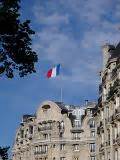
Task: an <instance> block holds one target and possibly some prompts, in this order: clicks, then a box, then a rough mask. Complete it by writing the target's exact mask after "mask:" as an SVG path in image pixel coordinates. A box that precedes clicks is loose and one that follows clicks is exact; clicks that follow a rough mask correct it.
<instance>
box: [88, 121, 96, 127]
mask: <svg viewBox="0 0 120 160" xmlns="http://www.w3.org/2000/svg"><path fill="white" fill-rule="evenodd" d="M89 125H90V128H94V127H95V121H94V120H93V119H92V120H90V121H89Z"/></svg>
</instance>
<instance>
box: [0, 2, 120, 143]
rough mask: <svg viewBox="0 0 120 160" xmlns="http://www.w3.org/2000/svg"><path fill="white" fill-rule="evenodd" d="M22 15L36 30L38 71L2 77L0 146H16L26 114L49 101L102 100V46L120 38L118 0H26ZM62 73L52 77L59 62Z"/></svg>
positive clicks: (82, 101) (23, 4)
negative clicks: (49, 74)
mask: <svg viewBox="0 0 120 160" xmlns="http://www.w3.org/2000/svg"><path fill="white" fill-rule="evenodd" d="M21 5H22V8H21V13H22V15H21V19H26V18H27V19H31V22H32V24H31V25H32V28H33V29H34V30H35V31H36V35H35V36H34V37H33V49H34V50H35V51H36V52H37V53H38V57H39V62H38V63H37V64H36V68H37V73H36V74H33V75H30V76H27V77H25V78H18V77H16V78H14V79H13V80H8V79H7V78H5V77H1V79H0V81H1V83H0V106H1V110H0V111H1V114H0V122H1V127H0V145H10V146H12V144H13V141H14V136H15V131H16V129H17V127H18V124H19V122H20V120H21V117H22V115H23V114H31V113H35V112H36V110H37V108H38V107H39V105H40V103H41V102H42V101H44V100H54V101H59V100H60V88H61V87H62V88H63V101H64V102H65V103H67V104H76V105H79V104H83V103H84V101H85V100H86V99H88V100H89V101H95V100H97V98H98V84H99V71H100V70H101V66H102V53H101V46H102V45H103V44H105V43H113V44H116V43H117V42H118V41H119V39H120V38H119V37H120V36H119V35H120V30H118V28H119V27H120V1H119V0H101V1H99V0H29V1H27V0H26V1H22V3H21ZM58 63H60V64H62V67H61V76H59V77H57V78H56V79H49V80H48V79H47V78H46V73H47V70H48V69H49V68H51V67H52V66H53V65H55V64H58Z"/></svg>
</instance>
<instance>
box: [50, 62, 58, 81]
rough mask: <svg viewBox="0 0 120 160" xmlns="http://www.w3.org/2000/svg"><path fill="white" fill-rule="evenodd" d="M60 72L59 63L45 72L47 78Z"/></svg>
mask: <svg viewBox="0 0 120 160" xmlns="http://www.w3.org/2000/svg"><path fill="white" fill-rule="evenodd" d="M59 74H60V64H58V65H56V66H55V67H53V68H51V69H50V70H48V72H47V78H52V77H56V76H58V75H59Z"/></svg>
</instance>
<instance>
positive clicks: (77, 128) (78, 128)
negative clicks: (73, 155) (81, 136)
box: [70, 126, 83, 133]
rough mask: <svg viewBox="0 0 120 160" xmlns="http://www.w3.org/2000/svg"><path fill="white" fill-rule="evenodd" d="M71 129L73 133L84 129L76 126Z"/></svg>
mask: <svg viewBox="0 0 120 160" xmlns="http://www.w3.org/2000/svg"><path fill="white" fill-rule="evenodd" d="M70 131H71V132H72V133H82V132H83V129H81V127H77V126H74V127H73V128H72V129H71V130H70Z"/></svg>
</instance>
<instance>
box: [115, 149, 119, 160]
mask: <svg viewBox="0 0 120 160" xmlns="http://www.w3.org/2000/svg"><path fill="white" fill-rule="evenodd" d="M115 160H118V150H115Z"/></svg>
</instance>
